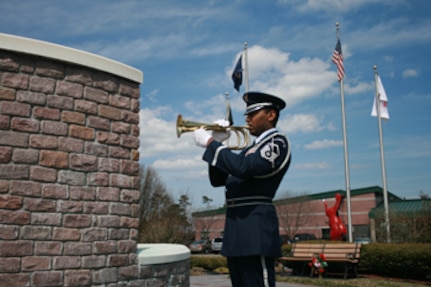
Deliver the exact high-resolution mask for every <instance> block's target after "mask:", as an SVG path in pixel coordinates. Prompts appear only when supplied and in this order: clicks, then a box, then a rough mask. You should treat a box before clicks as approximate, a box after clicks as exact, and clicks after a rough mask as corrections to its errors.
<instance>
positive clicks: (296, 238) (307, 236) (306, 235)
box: [293, 233, 317, 242]
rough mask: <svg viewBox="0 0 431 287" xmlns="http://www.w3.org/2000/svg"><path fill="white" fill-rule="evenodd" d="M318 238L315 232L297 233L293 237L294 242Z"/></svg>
mask: <svg viewBox="0 0 431 287" xmlns="http://www.w3.org/2000/svg"><path fill="white" fill-rule="evenodd" d="M316 239H317V238H316V236H315V235H314V234H310V233H297V234H295V236H294V237H293V242H298V241H306V240H316Z"/></svg>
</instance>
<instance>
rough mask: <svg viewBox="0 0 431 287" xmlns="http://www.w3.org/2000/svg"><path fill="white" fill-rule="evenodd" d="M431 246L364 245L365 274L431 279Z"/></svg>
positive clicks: (361, 263) (362, 263)
mask: <svg viewBox="0 0 431 287" xmlns="http://www.w3.org/2000/svg"><path fill="white" fill-rule="evenodd" d="M430 258H431V244H420V243H412V244H409V243H406V244H384V243H372V244H367V245H362V248H361V262H360V263H359V268H361V269H362V270H363V272H366V273H370V274H376V275H383V276H391V277H398V278H411V279H421V280H423V279H425V280H429V279H431V265H430V262H429V261H430Z"/></svg>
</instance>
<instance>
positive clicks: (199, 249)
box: [189, 239, 211, 254]
mask: <svg viewBox="0 0 431 287" xmlns="http://www.w3.org/2000/svg"><path fill="white" fill-rule="evenodd" d="M189 249H190V252H192V253H205V254H207V253H210V252H211V241H209V240H206V239H201V240H196V241H194V242H193V243H191V244H190V245H189Z"/></svg>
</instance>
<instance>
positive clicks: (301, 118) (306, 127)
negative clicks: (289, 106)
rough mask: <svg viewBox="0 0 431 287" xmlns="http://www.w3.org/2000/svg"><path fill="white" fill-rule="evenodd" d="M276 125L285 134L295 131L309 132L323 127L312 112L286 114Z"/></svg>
mask: <svg viewBox="0 0 431 287" xmlns="http://www.w3.org/2000/svg"><path fill="white" fill-rule="evenodd" d="M277 126H278V128H279V129H280V130H281V131H283V132H285V133H287V134H292V133H296V132H303V133H310V132H315V131H321V130H322V129H324V127H323V126H322V125H321V123H320V120H319V119H318V118H317V116H316V115H312V114H294V115H287V116H286V117H283V118H281V119H280V120H279V123H278V124H277Z"/></svg>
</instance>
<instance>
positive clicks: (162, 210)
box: [139, 167, 191, 243]
mask: <svg viewBox="0 0 431 287" xmlns="http://www.w3.org/2000/svg"><path fill="white" fill-rule="evenodd" d="M140 180H141V190H140V192H141V198H140V224H139V242H151V243H158V242H167V243H188V241H189V238H190V233H191V223H190V220H189V219H190V216H189V210H188V208H189V206H190V201H189V197H188V195H187V194H183V195H181V196H180V199H179V202H178V203H175V202H174V199H173V198H172V196H171V195H170V194H169V193H168V191H167V189H166V187H165V185H164V184H163V183H162V182H161V180H160V178H159V176H158V174H157V172H156V171H155V170H154V169H153V168H151V167H148V168H144V167H141V173H140Z"/></svg>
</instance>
